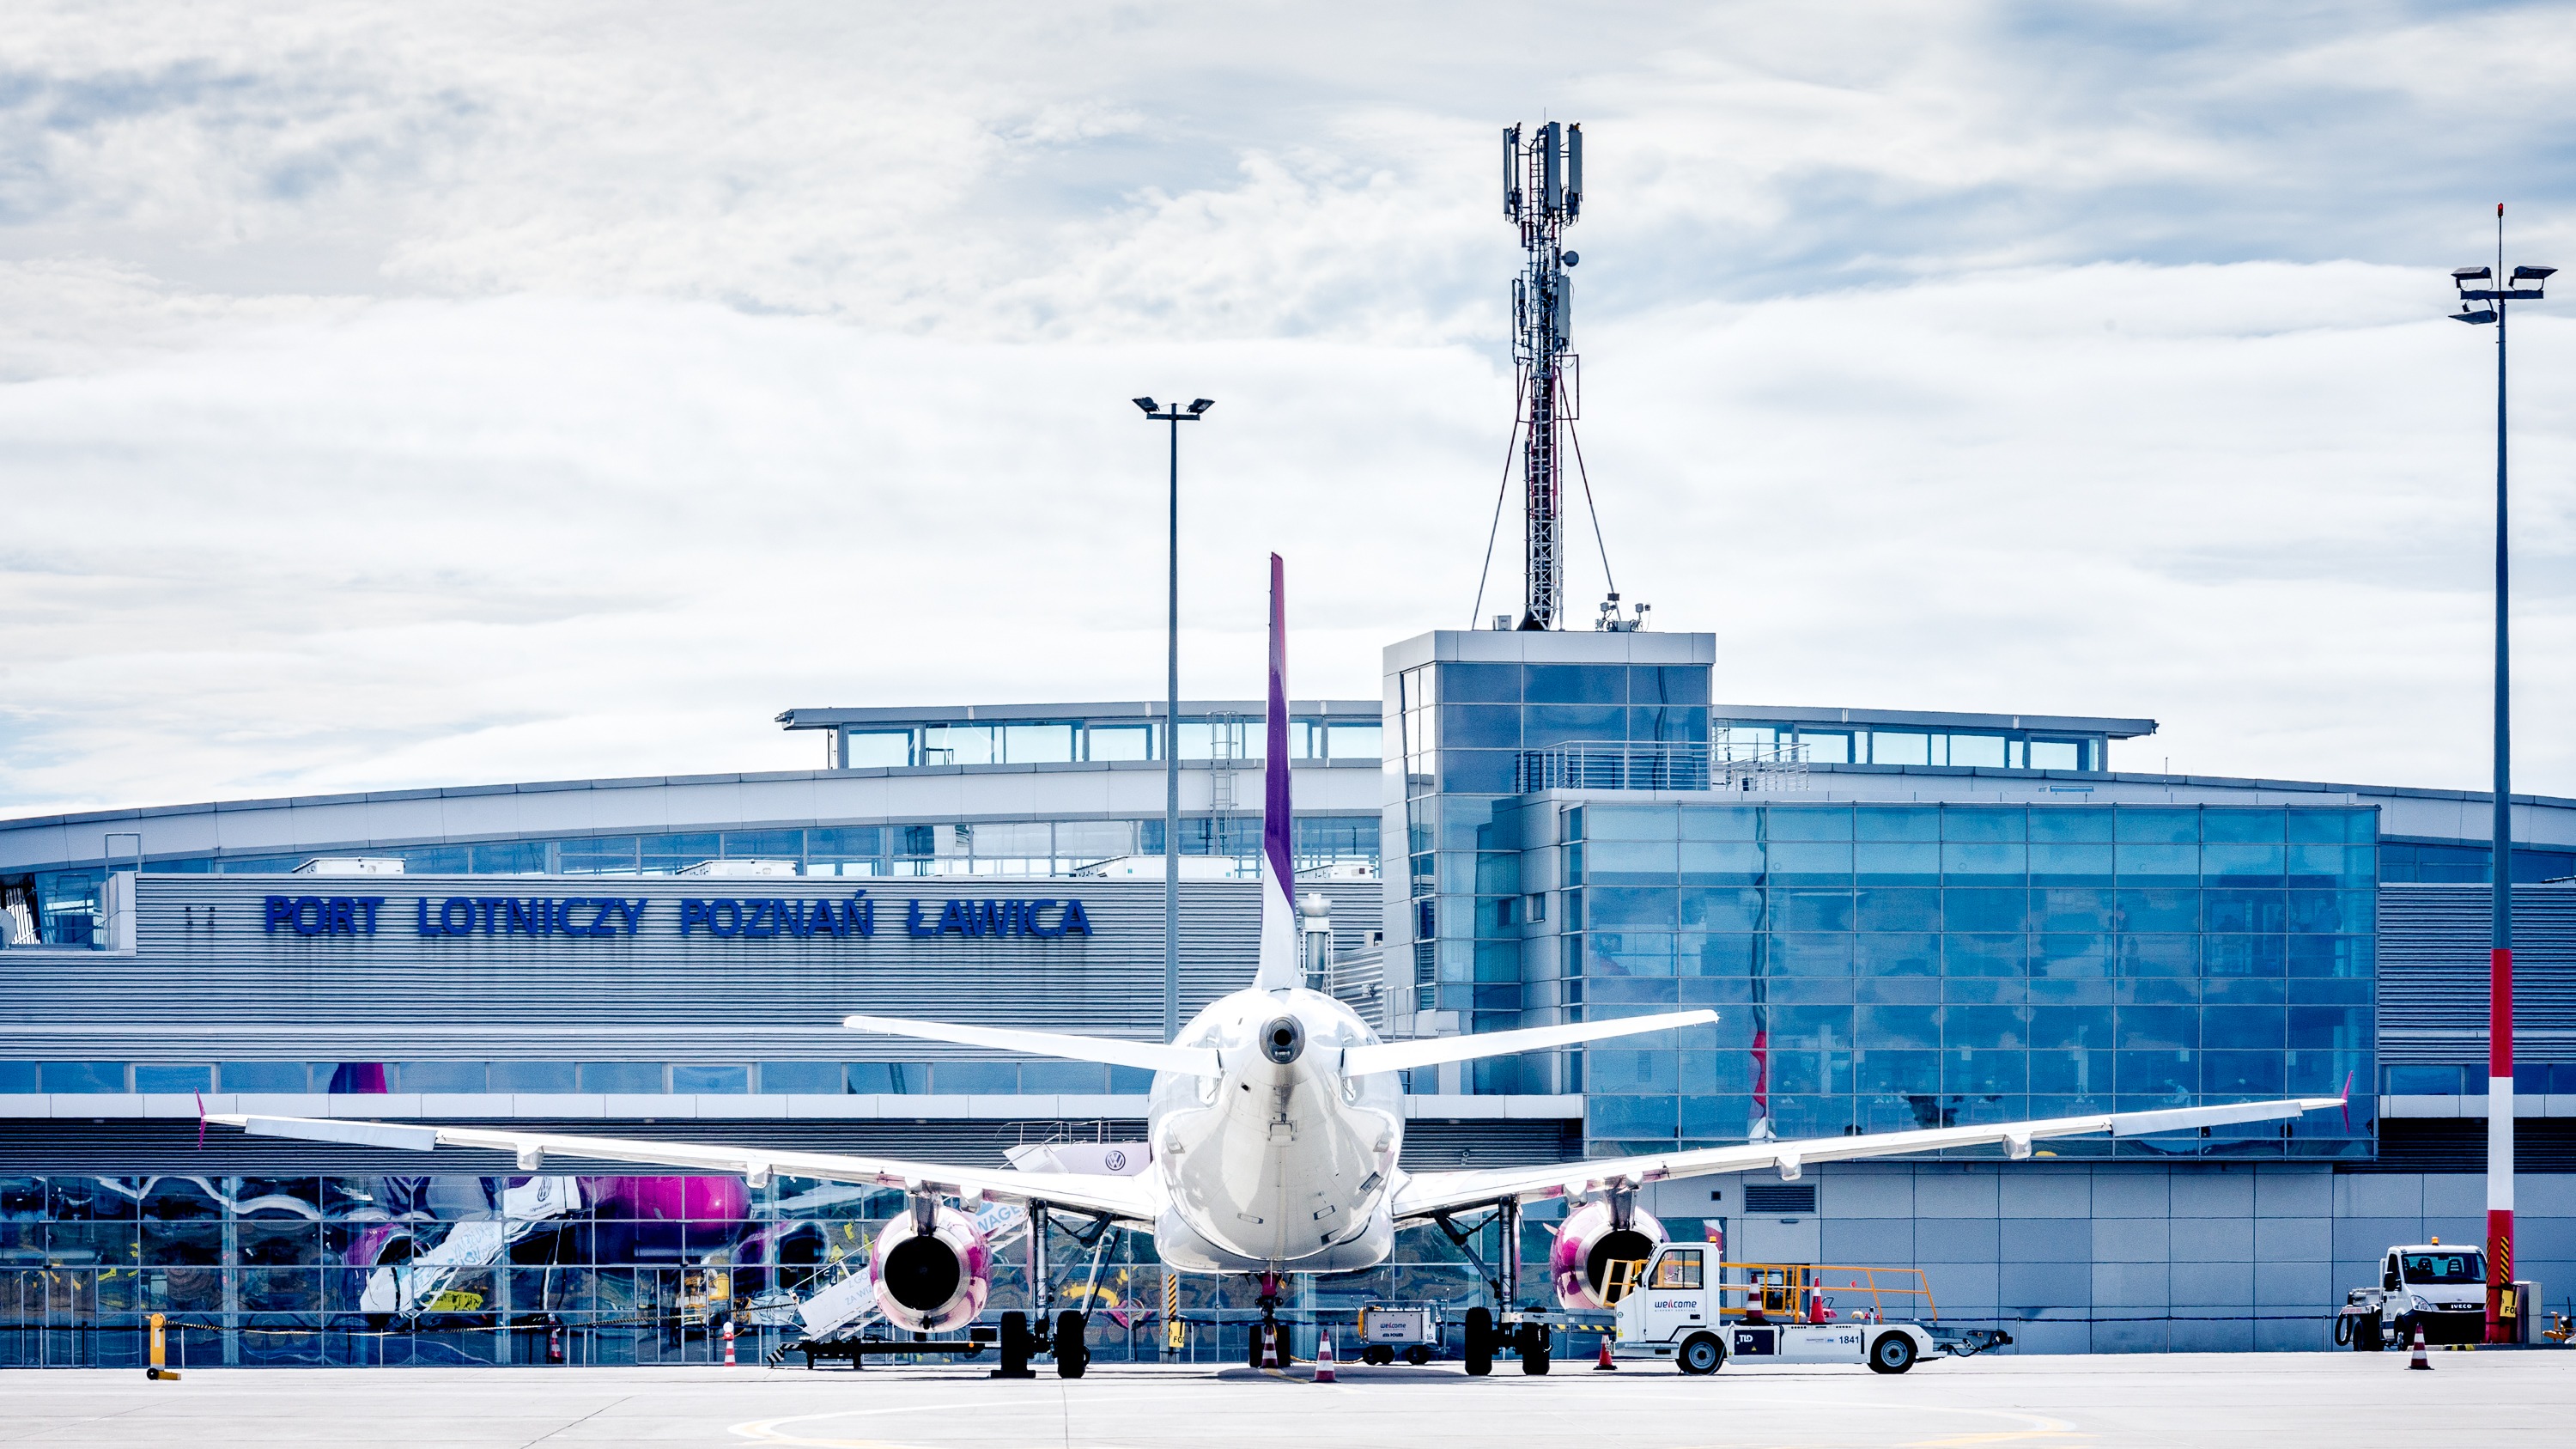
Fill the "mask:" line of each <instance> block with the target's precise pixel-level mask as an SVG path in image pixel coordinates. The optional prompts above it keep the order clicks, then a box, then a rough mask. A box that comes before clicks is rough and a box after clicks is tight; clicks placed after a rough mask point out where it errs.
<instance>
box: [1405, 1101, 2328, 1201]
mask: <svg viewBox="0 0 2576 1449" xmlns="http://www.w3.org/2000/svg"><path fill="white" fill-rule="evenodd" d="M2343 1104H2344V1099H2343V1098H2341V1097H2298V1098H2292V1099H2288V1100H2284V1101H2276V1102H2239V1103H2233V1104H2229V1105H2225V1106H2216V1107H2173V1108H2167V1109H2164V1110H2162V1111H2155V1112H2108V1113H2102V1114H2100V1115H2096V1116H2090V1117H2052V1118H2048V1119H2045V1120H2042V1121H2036V1122H2004V1123H1997V1124H1994V1125H1990V1126H1989V1125H1981V1126H1975V1127H1927V1128H1923V1129H1920V1130H1917V1131H1912V1132H1876V1133H1870V1134H1868V1135H1865V1136H1859V1137H1811V1138H1808V1139H1806V1140H1805V1141H1791V1142H1747V1143H1745V1144H1743V1145H1742V1146H1740V1147H1703V1148H1696V1149H1692V1150H1688V1151H1681V1152H1656V1153H1649V1154H1646V1155H1645V1156H1641V1157H1602V1158H1594V1159H1592V1160H1590V1161H1586V1162H1559V1163H1552V1164H1548V1165H1544V1166H1537V1167H1494V1168H1476V1169H1470V1170H1467V1171H1462V1172H1417V1173H1413V1174H1411V1175H1410V1176H1408V1177H1407V1178H1406V1180H1405V1182H1404V1184H1403V1186H1401V1187H1399V1188H1397V1189H1396V1191H1395V1197H1394V1199H1393V1202H1392V1207H1393V1209H1394V1212H1395V1216H1396V1220H1397V1221H1399V1222H1401V1221H1403V1220H1405V1219H1406V1218H1421V1217H1428V1216H1430V1215H1431V1214H1433V1213H1438V1212H1446V1211H1449V1210H1451V1209H1454V1208H1462V1207H1471V1206H1476V1205H1478V1204H1483V1203H1490V1202H1499V1201H1501V1200H1502V1199H1504V1198H1510V1197H1518V1198H1547V1197H1562V1196H1564V1195H1566V1194H1569V1193H1580V1192H1589V1191H1597V1190H1599V1189H1602V1188H1606V1187H1610V1186H1613V1185H1617V1184H1623V1183H1624V1184H1626V1185H1628V1186H1631V1187H1636V1186H1643V1185H1644V1184H1646V1183H1650V1182H1661V1181H1663V1180H1664V1179H1666V1178H1673V1177H1702V1176H1706V1175H1707V1174H1709V1173H1713V1172H1743V1171H1747V1170H1750V1169H1758V1168H1766V1167H1772V1168H1777V1169H1779V1172H1780V1175H1781V1176H1782V1177H1783V1178H1794V1177H1797V1176H1798V1175H1799V1174H1800V1173H1801V1172H1803V1171H1805V1169H1806V1165H1807V1164H1808V1163H1811V1162H1841V1161H1848V1160H1850V1159H1852V1158H1859V1157H1889V1156H1895V1155H1899V1154H1903V1153H1910V1152H1932V1151H1936V1150H1938V1149H1941V1148H1945V1147H1982V1146H1987V1145H1990V1144H1995V1143H2001V1144H2002V1145H2003V1148H2004V1151H2005V1153H2006V1155H2008V1156H2010V1157H2014V1158H2024V1157H2028V1156H2030V1154H2031V1144H2032V1143H2033V1142H2035V1141H2038V1140H2040V1139H2043V1138H2050V1137H2081V1136H2086V1135H2089V1134H2092V1133H2101V1132H2107V1133H2109V1134H2110V1135H2112V1136H2114V1137H2142V1136H2146V1135H2148V1134H2151V1133H2157V1132H2180V1131H2187V1130H2189V1129H2191V1128H2194V1127H2219V1126H2225V1125H2227V1124H2229V1123H2235V1122H2268V1121H2275V1120H2278V1119H2281V1118H2287V1117H2296V1116H2298V1115H2299V1114H2300V1113H2302V1112H2313V1111H2316V1110H2317V1109H2319V1108H2321V1107H2340V1106H2342V1105H2343Z"/></svg>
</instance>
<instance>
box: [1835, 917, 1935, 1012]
mask: <svg viewBox="0 0 2576 1449" xmlns="http://www.w3.org/2000/svg"><path fill="white" fill-rule="evenodd" d="M1852 969H1853V970H1855V971H1857V972H1860V973H1861V974H1863V975H1867V976H1882V977H1920V976H1936V975H1939V974H1940V971H1941V938H1940V937H1939V936H1935V935H1931V934H1928V933H1923V932H1914V931H1905V932H1895V931H1863V932H1861V933H1860V934H1858V935H1855V936H1854V937H1852ZM1881 999H1883V1000H1889V1001H1894V1000H1899V999H1903V1000H1915V999H1918V998H1916V997H1914V996H1911V995H1906V996H1903V997H1899V996H1898V995H1894V994H1890V995H1887V996H1884V997H1882V998H1881Z"/></svg>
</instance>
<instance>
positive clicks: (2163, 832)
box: [2112, 805, 2200, 845]
mask: <svg viewBox="0 0 2576 1449" xmlns="http://www.w3.org/2000/svg"><path fill="white" fill-rule="evenodd" d="M2112 820H2113V828H2114V829H2115V830H2116V831H2117V832H2118V836H2119V840H2120V843H2121V844H2123V845H2128V844H2132V843H2136V844H2146V845H2155V844H2169V845H2187V844H2194V843H2197V842H2198V841H2199V839H2200V812H2199V811H2197V810H2190V809H2183V810H2168V809H2165V808H2163V807H2160V806H2147V805H2122V806H2119V807H2117V808H2115V809H2114V810H2113V811H2112Z"/></svg>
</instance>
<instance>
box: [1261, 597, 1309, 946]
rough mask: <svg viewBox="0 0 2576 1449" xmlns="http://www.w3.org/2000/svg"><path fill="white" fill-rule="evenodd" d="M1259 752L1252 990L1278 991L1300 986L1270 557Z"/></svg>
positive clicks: (1280, 630) (1281, 645) (1292, 819)
mask: <svg viewBox="0 0 2576 1449" xmlns="http://www.w3.org/2000/svg"><path fill="white" fill-rule="evenodd" d="M1263 718H1264V724H1265V726H1266V731H1265V732H1266V736H1267V737H1266V739H1265V740H1264V741H1263V744H1262V750H1261V757H1262V760H1261V774H1262V792H1261V965H1260V969H1259V971H1258V972H1257V974H1256V975H1255V976H1254V977H1253V985H1255V986H1256V987H1258V988H1260V989H1261V990H1263V991H1278V990H1281V989H1283V988H1286V987H1290V986H1296V985H1298V984H1300V983H1302V982H1303V981H1304V980H1305V977H1306V972H1305V961H1304V952H1303V950H1302V949H1301V946H1302V943H1301V941H1300V939H1299V938H1300V936H1301V934H1302V933H1301V932H1300V931H1299V930H1298V926H1297V873H1296V870H1295V868H1294V867H1293V865H1292V864H1291V862H1293V861H1294V860H1295V858H1296V857H1295V853H1294V851H1293V850H1292V849H1291V846H1292V844H1293V842H1294V840H1295V831H1296V829H1297V819H1296V816H1295V814H1294V813H1293V810H1292V808H1291V806H1290V803H1289V799H1288V595H1287V566H1286V565H1285V564H1283V563H1281V562H1280V559H1279V555H1277V554H1275V553H1274V554H1272V555H1271V556H1270V701H1269V708H1268V709H1267V710H1265V711H1264V712H1263Z"/></svg>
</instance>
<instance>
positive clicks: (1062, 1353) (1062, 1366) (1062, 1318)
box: [1055, 1308, 1091, 1379]
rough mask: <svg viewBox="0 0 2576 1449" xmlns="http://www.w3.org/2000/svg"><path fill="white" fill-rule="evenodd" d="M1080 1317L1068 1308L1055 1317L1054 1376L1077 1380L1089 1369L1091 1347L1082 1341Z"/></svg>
mask: <svg viewBox="0 0 2576 1449" xmlns="http://www.w3.org/2000/svg"><path fill="white" fill-rule="evenodd" d="M1082 1330H1083V1323H1082V1315H1081V1314H1079V1313H1076V1312H1074V1311H1073V1310H1072V1309H1070V1308H1068V1309H1066V1310H1065V1311H1064V1312H1062V1313H1059V1314H1057V1315H1056V1316H1055V1376H1056V1377H1057V1378H1060V1379H1078V1378H1080V1377H1082V1371H1083V1370H1084V1369H1087V1368H1089V1367H1091V1345H1090V1344H1089V1343H1087V1342H1085V1341H1084V1340H1083V1332H1082Z"/></svg>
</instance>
